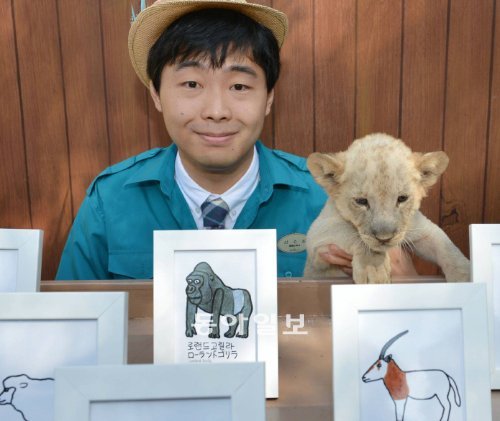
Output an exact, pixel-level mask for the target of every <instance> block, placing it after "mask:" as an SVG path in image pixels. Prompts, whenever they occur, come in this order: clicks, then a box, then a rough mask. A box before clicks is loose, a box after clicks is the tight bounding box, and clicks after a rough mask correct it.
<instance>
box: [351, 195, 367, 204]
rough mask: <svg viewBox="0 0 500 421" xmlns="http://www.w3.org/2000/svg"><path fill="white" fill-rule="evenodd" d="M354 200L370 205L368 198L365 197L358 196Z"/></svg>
mask: <svg viewBox="0 0 500 421" xmlns="http://www.w3.org/2000/svg"><path fill="white" fill-rule="evenodd" d="M354 201H355V202H356V204H358V205H360V206H368V199H365V198H364V197H357V198H356V199H354Z"/></svg>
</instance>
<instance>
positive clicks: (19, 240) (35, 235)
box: [0, 229, 43, 292]
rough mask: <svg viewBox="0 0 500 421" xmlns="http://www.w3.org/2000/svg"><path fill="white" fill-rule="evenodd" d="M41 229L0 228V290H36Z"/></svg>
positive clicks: (40, 259)
mask: <svg viewBox="0 0 500 421" xmlns="http://www.w3.org/2000/svg"><path fill="white" fill-rule="evenodd" d="M42 245H43V231H42V230H35V229H0V273H1V275H0V292H36V291H39V290H40V277H41V268H42Z"/></svg>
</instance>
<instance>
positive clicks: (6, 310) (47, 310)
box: [0, 292, 128, 421]
mask: <svg viewBox="0 0 500 421" xmlns="http://www.w3.org/2000/svg"><path fill="white" fill-rule="evenodd" d="M127 302H128V300H127V293H126V292H90V293H89V292H53V293H52V292H43V293H42V292H39V293H20V292H16V293H2V294H0V382H1V383H2V388H1V389H2V392H1V394H0V420H9V421H23V420H27V421H52V420H53V418H54V370H55V368H56V367H59V366H64V365H89V364H90V365H95V364H124V363H126V359H127V348H126V347H127Z"/></svg>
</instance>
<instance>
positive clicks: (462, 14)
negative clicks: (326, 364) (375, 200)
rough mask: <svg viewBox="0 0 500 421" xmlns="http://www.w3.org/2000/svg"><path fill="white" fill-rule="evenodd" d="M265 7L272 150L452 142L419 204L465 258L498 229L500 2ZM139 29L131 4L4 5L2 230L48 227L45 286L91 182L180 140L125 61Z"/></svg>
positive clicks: (44, 1) (266, 0)
mask: <svg viewBox="0 0 500 421" xmlns="http://www.w3.org/2000/svg"><path fill="white" fill-rule="evenodd" d="M151 2H152V0H148V3H151ZM258 3H260V4H265V5H268V6H272V7H275V8H277V9H280V10H282V11H284V12H285V13H286V14H287V15H288V17H289V22H290V32H289V36H288V38H287V40H286V41H285V44H284V47H283V50H282V64H283V67H282V74H281V78H280V81H279V82H278V85H277V87H276V92H275V93H276V95H275V104H274V107H273V112H272V114H271V115H270V116H269V117H268V118H267V119H266V122H265V125H264V131H263V134H262V138H263V139H264V142H265V143H266V144H267V145H269V146H275V147H277V148H279V149H283V150H287V151H290V152H293V153H297V154H299V155H303V156H307V155H308V154H309V153H310V152H312V151H313V150H321V151H337V150H340V149H345V148H346V147H347V146H348V144H349V143H350V141H351V140H352V138H354V137H360V136H362V135H364V134H366V133H369V132H374V131H384V132H388V133H390V134H393V135H400V136H401V137H402V138H403V140H405V141H406V142H407V143H408V144H409V145H410V146H411V147H412V148H413V149H414V150H418V151H430V150H437V149H444V150H445V151H446V152H447V153H448V155H449V156H450V165H449V168H448V170H447V171H446V173H445V175H444V177H443V182H442V184H441V185H436V186H435V187H434V188H433V189H432V190H431V192H430V195H429V197H428V198H426V199H425V200H424V202H423V211H424V213H425V214H427V215H428V216H429V217H430V218H431V219H432V220H434V221H439V222H440V224H441V225H442V226H444V227H445V230H446V231H447V232H448V233H449V234H450V236H451V238H452V239H453V240H454V241H455V242H456V243H457V244H459V246H460V247H461V249H462V250H463V251H464V252H467V249H468V232H467V226H468V224H469V223H480V222H482V221H483V220H484V221H485V222H489V223H500V195H498V194H497V192H496V189H497V186H498V185H499V183H500V170H499V169H498V168H499V166H498V164H497V162H499V161H500V123H499V121H500V107H499V104H498V97H499V95H500V77H499V74H500V64H499V63H500V61H499V60H500V58H499V57H500V47H499V45H500V35H499V32H500V31H499V30H498V29H496V32H495V31H494V29H495V28H498V27H499V24H500V23H499V20H498V19H499V17H498V14H499V13H500V12H498V1H496V0H478V1H476V2H471V1H468V0H454V1H449V0H436V1H432V2H431V1H427V0H412V1H403V0H373V1H369V2H368V1H359V0H339V1H329V0H295V1H289V0H258ZM132 5H133V6H134V8H135V9H136V10H137V9H138V8H139V5H140V0H133V1H132ZM129 22H130V2H123V1H122V0H88V1H83V2H82V1H80V2H77V1H76V0H64V1H58V0H38V1H36V2H32V1H28V0H3V1H1V2H0V65H1V67H2V69H3V70H2V72H0V83H1V85H2V94H1V97H0V154H2V158H3V161H4V162H3V165H2V170H1V173H0V175H1V176H2V181H1V182H0V225H1V226H3V227H18V228H19V227H27V228H29V227H34V228H42V229H44V230H45V245H44V246H45V247H44V248H45V251H46V254H45V256H44V263H43V269H44V270H43V277H44V279H51V278H53V276H54V274H55V268H56V267H57V264H58V260H59V253H60V250H61V248H62V245H63V244H64V242H65V239H66V234H67V232H68V229H69V226H70V222H71V218H72V216H73V215H74V214H75V213H76V211H77V209H78V207H79V204H80V202H81V199H82V197H83V195H84V190H85V188H86V187H87V186H88V184H89V182H90V180H91V179H93V178H94V177H95V176H96V175H97V173H99V172H100V171H101V170H103V169H104V168H105V167H106V166H107V165H108V164H109V163H112V162H117V161H119V160H122V159H124V158H127V157H129V156H131V155H134V154H136V153H139V152H141V151H143V150H146V149H148V148H150V147H155V146H164V145H167V144H169V143H170V139H169V137H168V135H167V134H166V130H165V128H164V124H163V120H162V116H161V114H159V113H157V112H156V110H155V109H154V107H153V106H152V103H151V100H150V99H149V94H148V92H147V89H145V87H143V86H142V84H141V83H140V81H139V80H138V78H137V77H136V75H135V73H134V71H133V69H132V67H131V64H130V60H129V57H128V50H127V35H128V30H129ZM492 58H493V60H492ZM72 208H73V212H72ZM440 209H441V210H440ZM483 218H484V219H483ZM31 219H32V220H31ZM424 273H429V272H424Z"/></svg>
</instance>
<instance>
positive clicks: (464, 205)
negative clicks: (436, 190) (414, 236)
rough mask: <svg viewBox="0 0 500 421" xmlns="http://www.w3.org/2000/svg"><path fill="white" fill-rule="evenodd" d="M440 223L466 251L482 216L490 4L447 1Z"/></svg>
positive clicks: (491, 14)
mask: <svg viewBox="0 0 500 421" xmlns="http://www.w3.org/2000/svg"><path fill="white" fill-rule="evenodd" d="M450 4H451V9H450V11H449V13H450V28H449V47H448V48H449V50H448V73H447V97H446V111H445V112H446V114H445V143H444V146H445V151H446V153H447V154H448V156H449V157H450V162H451V163H452V164H451V165H450V166H449V168H448V170H447V171H446V172H445V174H444V178H443V198H442V212H441V225H442V226H443V228H444V229H445V230H446V232H447V233H448V235H449V236H450V238H451V239H452V240H453V241H454V242H455V244H457V245H458V246H459V247H460V248H461V250H462V251H463V252H464V253H466V254H468V248H469V247H468V225H469V224H471V223H480V222H481V221H482V216H483V205H484V200H483V191H484V166H485V162H486V134H487V126H488V124H487V123H488V99H489V74H490V73H489V72H490V56H491V52H490V46H491V37H492V17H493V3H492V2H491V1H487V0H481V1H476V2H470V1H467V0H455V1H452V2H451V3H450Z"/></svg>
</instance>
